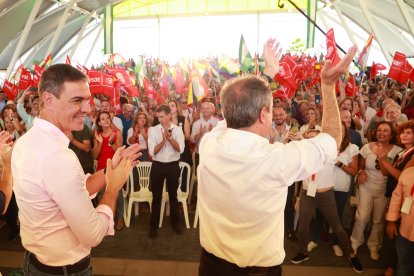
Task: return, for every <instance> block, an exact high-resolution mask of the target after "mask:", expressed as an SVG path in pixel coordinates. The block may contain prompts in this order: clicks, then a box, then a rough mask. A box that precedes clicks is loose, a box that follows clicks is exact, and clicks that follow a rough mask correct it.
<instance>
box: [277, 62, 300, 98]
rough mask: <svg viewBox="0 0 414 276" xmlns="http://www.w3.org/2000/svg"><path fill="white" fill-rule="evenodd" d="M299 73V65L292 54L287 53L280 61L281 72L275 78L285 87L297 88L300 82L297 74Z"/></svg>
mask: <svg viewBox="0 0 414 276" xmlns="http://www.w3.org/2000/svg"><path fill="white" fill-rule="evenodd" d="M297 74H298V66H297V64H296V62H295V61H294V60H293V59H292V57H291V56H290V55H285V56H284V57H283V59H282V61H281V62H280V67H279V72H278V73H277V74H276V76H275V78H276V80H277V81H278V83H279V84H280V85H282V86H284V87H289V88H291V89H293V90H296V88H297V87H298V82H297V79H296V75H297Z"/></svg>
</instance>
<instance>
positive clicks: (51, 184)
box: [41, 150, 114, 247]
mask: <svg viewBox="0 0 414 276" xmlns="http://www.w3.org/2000/svg"><path fill="white" fill-rule="evenodd" d="M53 155H54V158H45V160H44V164H43V165H44V166H46V167H47V168H48V170H47V171H46V170H45V172H43V173H42V174H41V175H42V178H43V185H44V186H45V189H46V190H47V192H48V193H49V195H50V197H51V198H52V199H53V200H54V201H55V202H56V204H57V205H58V207H59V210H58V211H59V212H61V213H62V216H63V217H64V220H65V222H66V223H67V225H68V226H69V227H70V229H71V231H72V232H73V233H74V235H75V236H76V238H77V239H78V240H79V241H80V242H81V243H82V244H84V245H87V246H90V247H94V246H97V245H98V244H99V243H100V242H101V241H102V239H103V238H104V237H105V236H106V235H113V233H114V230H113V225H114V221H113V213H112V211H111V209H110V208H109V207H108V206H105V205H101V206H99V207H98V208H97V209H95V208H94V207H93V205H92V203H91V200H90V198H89V193H88V191H87V189H86V176H85V174H84V173H83V170H82V167H81V166H80V164H79V161H78V160H77V157H76V155H75V154H74V153H73V152H72V151H65V150H61V151H58V152H54V153H53ZM56 160H59V162H56Z"/></svg>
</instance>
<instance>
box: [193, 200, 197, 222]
mask: <svg viewBox="0 0 414 276" xmlns="http://www.w3.org/2000/svg"><path fill="white" fill-rule="evenodd" d="M197 224H198V201H197V204H196V211H195V215H194V224H193V228H197Z"/></svg>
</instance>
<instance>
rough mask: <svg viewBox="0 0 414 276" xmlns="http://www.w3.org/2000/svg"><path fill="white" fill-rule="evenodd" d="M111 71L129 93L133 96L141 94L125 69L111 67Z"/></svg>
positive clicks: (120, 85)
mask: <svg viewBox="0 0 414 276" xmlns="http://www.w3.org/2000/svg"><path fill="white" fill-rule="evenodd" d="M110 72H111V74H112V75H113V76H115V77H116V79H117V80H118V84H119V87H122V88H124V89H125V91H126V92H127V93H128V95H130V96H131V97H138V96H139V93H138V89H137V87H136V86H135V85H134V84H133V83H132V81H131V79H130V78H129V76H128V73H127V72H126V71H125V70H120V69H113V68H111V70H110Z"/></svg>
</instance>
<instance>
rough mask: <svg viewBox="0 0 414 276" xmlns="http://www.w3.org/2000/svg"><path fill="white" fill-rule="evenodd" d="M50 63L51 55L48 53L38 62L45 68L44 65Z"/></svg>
mask: <svg viewBox="0 0 414 276" xmlns="http://www.w3.org/2000/svg"><path fill="white" fill-rule="evenodd" d="M50 63H52V55H51V54H48V55H47V57H45V59H44V60H43V61H42V62H41V63H40V64H39V66H40V67H42V69H45V67H47V66H49V65H50Z"/></svg>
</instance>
